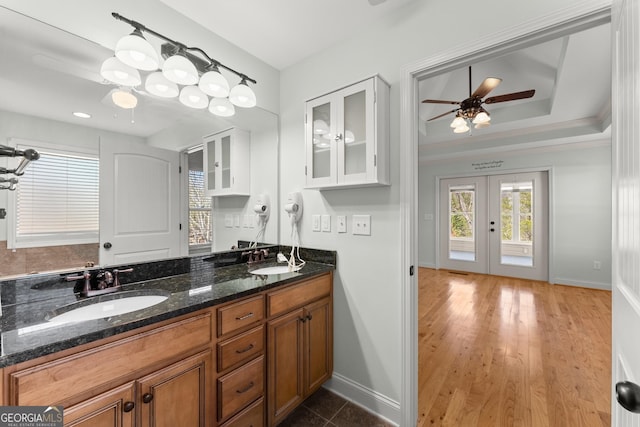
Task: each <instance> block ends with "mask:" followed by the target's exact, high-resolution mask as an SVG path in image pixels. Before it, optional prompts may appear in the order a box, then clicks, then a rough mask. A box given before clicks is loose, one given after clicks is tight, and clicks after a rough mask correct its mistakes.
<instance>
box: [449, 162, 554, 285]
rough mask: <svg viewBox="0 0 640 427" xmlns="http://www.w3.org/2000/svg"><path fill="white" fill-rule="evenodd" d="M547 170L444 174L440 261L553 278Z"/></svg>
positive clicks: (489, 271) (477, 269)
mask: <svg viewBox="0 0 640 427" xmlns="http://www.w3.org/2000/svg"><path fill="white" fill-rule="evenodd" d="M547 181H548V180H547V173H546V172H526V173H517V174H508V175H489V176H474V177H464V178H447V179H442V180H440V214H439V218H440V221H439V230H440V231H439V233H440V234H439V236H440V245H439V246H440V248H439V253H440V257H439V266H440V267H442V268H447V269H451V270H460V271H468V272H473V273H484V274H495V275H499V276H510V277H521V278H526V279H532V280H547V279H548V270H549V268H548V207H547V206H548V183H547Z"/></svg>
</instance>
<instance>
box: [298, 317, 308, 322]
mask: <svg viewBox="0 0 640 427" xmlns="http://www.w3.org/2000/svg"><path fill="white" fill-rule="evenodd" d="M298 319H299V320H300V321H301V322H302V323H304V322H306V321H307V318H306V317H299V318H298Z"/></svg>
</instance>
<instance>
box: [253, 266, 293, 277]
mask: <svg viewBox="0 0 640 427" xmlns="http://www.w3.org/2000/svg"><path fill="white" fill-rule="evenodd" d="M250 273H251V274H265V275H269V274H283V273H291V271H289V266H288V265H276V266H273V267H263V268H258V269H257V270H251V271H250Z"/></svg>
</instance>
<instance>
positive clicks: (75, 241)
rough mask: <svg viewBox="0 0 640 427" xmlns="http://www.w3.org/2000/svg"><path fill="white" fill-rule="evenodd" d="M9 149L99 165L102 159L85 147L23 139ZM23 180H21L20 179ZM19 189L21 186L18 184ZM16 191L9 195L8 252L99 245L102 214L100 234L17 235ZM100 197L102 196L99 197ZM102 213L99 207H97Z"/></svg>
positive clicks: (93, 150) (11, 139) (14, 141)
mask: <svg viewBox="0 0 640 427" xmlns="http://www.w3.org/2000/svg"><path fill="white" fill-rule="evenodd" d="M8 145H9V146H11V147H14V148H19V149H26V148H33V149H34V150H36V151H39V152H51V153H54V154H58V155H63V156H64V155H66V156H70V157H71V156H75V157H94V158H95V159H96V160H97V161H98V168H99V166H100V165H99V160H100V155H99V151H98V150H96V149H92V148H90V147H85V146H72V145H64V144H57V143H55V144H54V143H51V142H45V141H35V140H29V139H22V138H9V139H8ZM30 167H31V165H30V166H27V168H26V169H25V172H24V173H25V175H26V174H28V173H29V168H30ZM18 179H20V178H18ZM99 181H100V174H99V172H98V192H99V191H100V190H99ZM18 187H20V182H18ZM17 191H18V190H16V191H9V192H8V193H9V194H8V196H7V198H8V200H7V205H8V207H9V212H7V249H23V248H36V247H47V246H71V245H82V244H94V243H95V244H97V243H99V241H100V224H99V211H98V230H96V231H95V232H68V233H46V234H45V233H42V234H39V235H31V236H22V237H20V236H19V235H18V231H17V215H16V212H17V211H18V210H17V209H18V197H17ZM98 197H99V193H98ZM98 209H99V204H98Z"/></svg>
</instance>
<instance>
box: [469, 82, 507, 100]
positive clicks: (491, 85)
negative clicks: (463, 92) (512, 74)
mask: <svg viewBox="0 0 640 427" xmlns="http://www.w3.org/2000/svg"><path fill="white" fill-rule="evenodd" d="M501 81H502V79H499V78H497V77H487V78H486V79H484V81H483V82H482V83H481V84H480V86H478V89H476V91H475V92H473V93H472V94H471V97H478V98H483V97H484V96H485V95H486V94H488V93H489V92H491V91H492V90H493V89H495V88H496V87H498V85H499V84H500V82H501Z"/></svg>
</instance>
